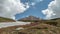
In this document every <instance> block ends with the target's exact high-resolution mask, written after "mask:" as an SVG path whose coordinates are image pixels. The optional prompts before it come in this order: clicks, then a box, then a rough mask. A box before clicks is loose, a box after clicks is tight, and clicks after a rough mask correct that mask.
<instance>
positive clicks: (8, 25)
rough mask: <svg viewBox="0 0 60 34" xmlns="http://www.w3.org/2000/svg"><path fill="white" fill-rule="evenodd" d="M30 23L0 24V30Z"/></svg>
mask: <svg viewBox="0 0 60 34" xmlns="http://www.w3.org/2000/svg"><path fill="white" fill-rule="evenodd" d="M26 24H30V22H0V28H6V27H11V26H18V25H26Z"/></svg>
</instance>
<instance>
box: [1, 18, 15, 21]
mask: <svg viewBox="0 0 60 34" xmlns="http://www.w3.org/2000/svg"><path fill="white" fill-rule="evenodd" d="M0 22H15V20H13V19H9V18H4V17H0Z"/></svg>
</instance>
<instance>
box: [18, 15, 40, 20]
mask: <svg viewBox="0 0 60 34" xmlns="http://www.w3.org/2000/svg"><path fill="white" fill-rule="evenodd" d="M39 20H40V18H38V17H35V16H28V17H25V18H22V19H19V20H18V21H39Z"/></svg>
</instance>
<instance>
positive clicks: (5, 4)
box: [0, 0, 29, 19]
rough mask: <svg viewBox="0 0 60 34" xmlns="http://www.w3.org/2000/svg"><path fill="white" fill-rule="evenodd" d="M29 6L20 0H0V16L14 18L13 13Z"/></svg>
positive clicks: (20, 11) (22, 10)
mask: <svg viewBox="0 0 60 34" xmlns="http://www.w3.org/2000/svg"><path fill="white" fill-rule="evenodd" d="M28 8H29V5H28V4H26V5H24V4H23V3H21V1H20V0H0V17H7V18H12V19H15V15H16V14H18V13H22V12H24V11H25V10H27V9H28Z"/></svg>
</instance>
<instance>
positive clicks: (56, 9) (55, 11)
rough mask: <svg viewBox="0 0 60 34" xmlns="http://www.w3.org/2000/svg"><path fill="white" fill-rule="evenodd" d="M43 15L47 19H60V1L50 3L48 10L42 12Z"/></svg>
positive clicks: (55, 0)
mask: <svg viewBox="0 0 60 34" xmlns="http://www.w3.org/2000/svg"><path fill="white" fill-rule="evenodd" d="M42 13H43V14H44V15H46V17H45V18H46V19H53V18H60V0H54V1H52V2H50V4H49V5H48V8H47V9H45V10H42Z"/></svg>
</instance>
